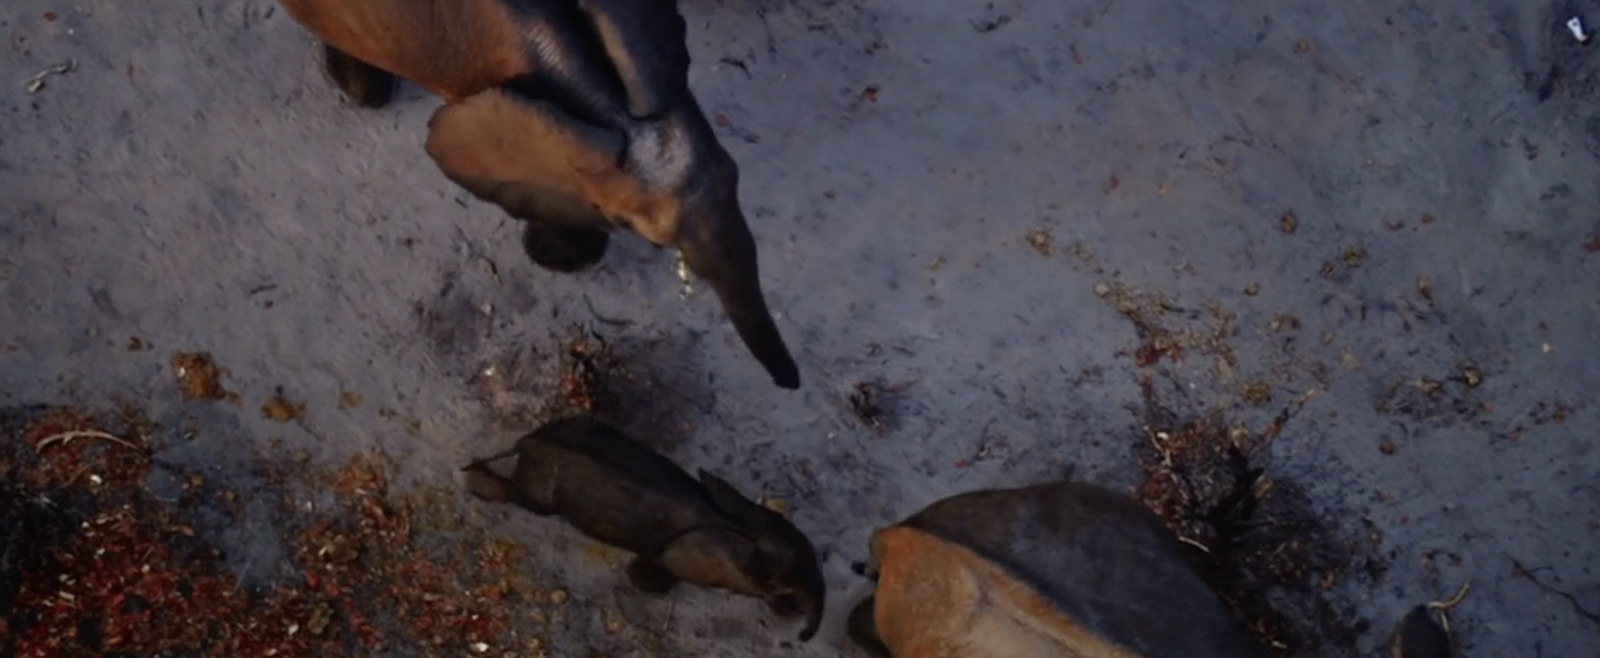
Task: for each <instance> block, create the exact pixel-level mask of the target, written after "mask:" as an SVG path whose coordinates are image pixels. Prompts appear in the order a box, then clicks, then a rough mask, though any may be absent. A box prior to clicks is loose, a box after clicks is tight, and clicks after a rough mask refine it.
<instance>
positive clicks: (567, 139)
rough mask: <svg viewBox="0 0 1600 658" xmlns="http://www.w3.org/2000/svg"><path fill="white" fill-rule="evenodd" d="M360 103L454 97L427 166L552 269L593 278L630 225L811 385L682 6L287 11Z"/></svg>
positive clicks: (663, 1)
mask: <svg viewBox="0 0 1600 658" xmlns="http://www.w3.org/2000/svg"><path fill="white" fill-rule="evenodd" d="M280 4H282V5H283V6H284V8H285V9H286V11H287V12H288V13H289V14H290V15H291V16H292V17H293V18H294V19H295V20H296V21H297V22H299V23H300V24H301V25H302V26H304V27H305V28H306V29H308V30H309V31H310V32H311V33H312V34H314V35H315V36H316V37H317V38H318V39H320V40H321V41H322V42H323V44H324V54H325V57H324V60H325V67H326V69H327V72H328V75H329V77H330V78H332V79H333V80H334V82H335V84H337V85H338V86H339V88H340V89H341V90H343V91H344V93H345V95H346V96H347V97H349V99H350V100H351V102H352V103H354V104H357V105H360V106H364V107H381V106H383V105H384V104H386V103H388V102H389V101H390V100H391V99H392V97H393V91H394V86H395V82H396V79H397V78H398V79H405V80H409V81H411V82H413V83H415V84H417V85H419V86H421V87H422V88H424V89H426V90H428V91H429V92H431V93H434V94H436V95H438V96H440V97H441V98H443V99H444V100H445V103H446V104H445V106H444V107H442V108H440V110H439V111H438V112H436V113H435V114H434V116H433V118H432V119H431V120H430V121H429V132H430V134H429V137H428V140H427V144H426V150H427V152H428V155H429V156H430V157H432V158H433V160H434V161H435V163H436V164H438V165H439V168H440V169H441V171H443V173H444V174H445V176H446V177H447V178H449V179H450V180H451V181H453V182H455V183H456V184H458V185H460V186H462V187H464V188H466V189H467V190H468V191H470V192H472V194H473V195H475V196H477V197H478V198H480V199H483V200H485V201H488V202H491V203H494V204H496V205H498V206H500V207H501V208H502V209H503V210H505V211H506V212H507V213H508V214H510V215H512V216H513V217H516V218H518V219H521V220H523V221H525V222H527V226H526V229H525V231H524V235H523V243H524V248H525V249H526V250H527V252H528V254H529V256H530V257H531V258H533V260H534V261H535V262H537V263H539V264H540V265H542V266H544V267H546V268H549V269H552V270H557V271H568V272H570V271H576V270H579V269H582V268H584V267H586V266H588V265H590V264H592V263H594V262H596V261H598V260H599V259H600V258H601V257H602V256H603V255H604V253H605V251H606V246H607V244H608V241H609V238H608V235H609V232H610V231H612V230H614V229H616V228H626V229H629V230H632V231H634V232H636V233H638V234H639V235H641V236H643V237H644V238H645V239H647V240H649V241H650V242H652V243H654V244H656V245H659V246H674V247H677V248H678V249H679V250H680V251H681V252H682V253H683V256H684V260H685V262H686V263H687V264H688V265H689V268H690V269H691V270H693V271H694V272H695V273H696V274H697V275H699V276H700V277H702V278H704V279H705V280H706V281H707V282H708V283H709V284H710V286H711V288H712V289H713V290H715V291H716V293H717V295H718V297H719V298H720V300H721V301H722V305H723V307H724V309H725V310H726V311H727V313H728V316H729V319H730V320H731V321H732V323H733V325H734V328H735V329H736V330H737V331H738V332H739V336H740V337H741V338H742V339H743V340H744V342H745V344H746V345H747V346H748V347H749V348H750V350H751V352H752V353H753V354H754V355H755V356H756V358H757V360H759V361H760V362H761V363H762V365H763V366H764V367H765V368H766V369H767V371H768V373H769V374H770V375H771V376H772V378H773V381H774V383H776V384H778V385H779V386H781V387H783V388H789V389H793V388H798V387H799V385H800V376H799V371H798V368H797V367H796V365H795V363H794V359H793V357H792V356H791V355H790V354H789V351H788V348H787V346H786V345H785V344H784V341H783V338H782V336H781V335H780V334H779V332H778V329H777V325H776V323H775V322H774V321H773V319H772V316H771V313H770V312H769V311H768V309H767V306H766V300H765V296H764V294H763V293H762V290H761V285H760V273H759V266H758V263H757V254H756V246H755V239H754V237H753V236H752V235H751V233H750V230H749V227H748V226H747V225H746V223H745V218H744V214H743V211H742V209H741V208H740V205H739V199H738V179H739V174H738V166H737V164H736V163H735V162H734V161H733V158H732V157H731V156H730V155H729V154H728V152H727V151H726V150H725V149H724V148H723V147H722V145H721V143H720V142H719V141H718V140H717V138H716V134H715V132H714V131H713V129H712V127H711V125H710V122H709V121H708V120H707V119H706V116H705V113H704V112H703V111H702V110H701V109H700V106H699V103H698V101H697V100H696V99H695V97H694V94H693V93H692V92H691V90H690V89H689V84H688V67H689V53H688V48H687V46H686V44H685V38H686V35H687V31H686V26H685V24H684V21H683V17H682V16H681V15H680V14H679V13H678V10H677V4H676V2H675V0H280Z"/></svg>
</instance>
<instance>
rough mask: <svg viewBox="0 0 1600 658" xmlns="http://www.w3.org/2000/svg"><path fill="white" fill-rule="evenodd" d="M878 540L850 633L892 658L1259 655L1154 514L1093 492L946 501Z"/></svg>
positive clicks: (1031, 492) (1010, 493)
mask: <svg viewBox="0 0 1600 658" xmlns="http://www.w3.org/2000/svg"><path fill="white" fill-rule="evenodd" d="M872 544H873V545H872V549H873V550H872V557H873V562H872V567H871V571H872V572H873V573H874V574H876V575H877V576H878V578H879V585H878V589H877V593H876V594H875V595H874V596H873V597H871V598H869V599H867V600H866V601H864V602H862V604H860V605H859V606H858V607H857V609H856V610H854V611H852V614H851V617H850V619H851V623H850V631H851V635H852V636H853V637H854V638H856V640H857V641H858V642H860V643H862V644H863V645H865V646H866V647H867V648H868V649H869V650H874V649H875V650H876V651H878V652H885V651H887V652H889V655H893V656H895V657H896V658H912V657H915V658H932V657H935V656H938V657H943V658H955V657H961V658H967V657H977V656H987V655H999V653H1007V654H1011V655H1015V656H1017V658H1024V657H1031V656H1048V655H1060V653H1061V652H1065V653H1066V654H1067V655H1081V656H1094V657H1097V658H1114V657H1122V656H1138V657H1141V658H1179V657H1186V658H1206V657H1215V658H1221V657H1224V656H1248V657H1251V658H1264V657H1265V656H1266V655H1267V654H1266V652H1265V648H1264V647H1263V646H1261V644H1260V642H1259V641H1258V640H1257V639H1256V638H1255V637H1254V636H1252V635H1251V634H1250V633H1249V631H1248V630H1246V629H1245V628H1244V627H1243V625H1241V624H1240V623H1238V622H1237V621H1236V620H1234V619H1233V618H1232V617H1231V616H1230V615H1229V613H1228V611H1227V610H1226V608H1225V607H1224V606H1223V604H1222V602H1221V601H1220V600H1219V599H1218V598H1217V597H1216V595H1215V594H1214V593H1213V592H1212V591H1211V590H1210V589H1209V588H1207V586H1206V585H1205V583H1204V582H1203V581H1202V580H1201V579H1200V577H1199V574H1198V573H1197V572H1195V571H1194V569H1193V568H1192V567H1191V566H1190V564H1189V562H1188V561H1187V560H1186V559H1185V556H1184V554H1183V550H1184V549H1183V546H1182V544H1181V543H1179V542H1178V541H1177V540H1176V538H1175V537H1174V536H1173V535H1172V533H1171V532H1170V531H1168V530H1167V528H1166V526H1164V525H1163V524H1162V523H1161V521H1160V519H1158V518H1157V517H1155V515H1153V514H1151V513H1150V512H1149V511H1148V510H1146V509H1145V508H1143V507H1142V506H1140V505H1139V504H1138V503H1137V502H1136V501H1134V500H1133V499H1131V498H1129V497H1127V496H1123V495H1121V494H1118V493H1116V492H1113V491H1110V490H1107V489H1104V488H1101V487H1096V486H1093V485H1088V484H1082V483H1074V482H1059V483H1052V484H1043V485H1037V486H1031V487H1023V488H1018V489H997V490H986V491H976V492H971V493H966V494H961V495H957V496H952V497H950V498H946V499H944V500H941V501H938V502H935V503H933V504H932V505H929V506H928V507H926V508H924V509H923V510H922V511H920V512H918V513H916V514H914V515H912V516H911V517H910V518H907V519H906V520H905V521H903V522H901V523H899V524H896V525H895V526H891V527H889V528H885V529H882V530H879V531H878V532H876V533H874V535H873V539H872ZM869 610H870V612H868V611H869Z"/></svg>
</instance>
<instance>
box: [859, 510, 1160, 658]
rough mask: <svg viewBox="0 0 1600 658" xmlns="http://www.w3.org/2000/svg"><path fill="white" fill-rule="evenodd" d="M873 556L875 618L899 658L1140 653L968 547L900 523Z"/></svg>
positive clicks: (1082, 657)
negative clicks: (1061, 609)
mask: <svg viewBox="0 0 1600 658" xmlns="http://www.w3.org/2000/svg"><path fill="white" fill-rule="evenodd" d="M872 553H873V557H874V559H875V561H876V562H877V564H878V565H879V573H878V588H877V603H876V606H875V615H874V616H875V620H876V623H877V627H878V633H879V635H880V637H882V639H883V642H884V644H885V645H887V646H888V647H889V648H890V650H891V651H893V653H894V655H895V656H896V658H1063V657H1068V658H1139V654H1137V653H1135V652H1133V651H1130V650H1128V649H1125V648H1123V647H1121V646H1118V645H1116V644H1114V643H1112V642H1110V641H1108V640H1107V639H1105V638H1103V637H1101V636H1099V635H1098V634H1095V633H1094V632H1092V631H1089V630H1088V629H1086V628H1083V627H1082V626H1079V625H1078V624H1076V623H1074V622H1073V621H1072V620H1071V619H1069V618H1067V617H1066V616H1065V615H1063V614H1061V613H1060V612H1059V611H1057V610H1056V609H1055V607H1054V606H1052V605H1051V604H1050V602H1049V601H1047V600H1046V599H1045V598H1044V597H1042V596H1040V595H1039V594H1038V593H1037V592H1035V591H1034V590H1033V589H1032V588H1031V587H1029V586H1028V585H1026V584H1024V583H1023V582H1022V581H1020V580H1018V579H1017V578H1015V577H1013V576H1012V575H1011V574H1009V573H1007V572H1006V571H1005V570H1003V569H1001V568H1000V567H998V566H996V565H995V564H993V563H991V562H989V561H987V560H984V559H983V558H982V557H979V556H978V555H977V554H976V553H974V552H972V551H971V550H970V549H967V548H965V547H962V546H959V545H956V544H953V543H950V542H948V541H945V540H943V539H939V538H938V537H935V536H933V535H931V534H928V533H925V532H922V531H920V530H915V529H912V528H907V527H902V526H896V527H891V528H886V529H883V530H880V531H878V532H877V533H875V534H874V535H873V538H872Z"/></svg>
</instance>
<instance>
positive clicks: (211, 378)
mask: <svg viewBox="0 0 1600 658" xmlns="http://www.w3.org/2000/svg"><path fill="white" fill-rule="evenodd" d="M172 370H173V372H174V374H176V375H177V377H178V389H179V390H181V391H183V395H184V397H187V398H189V399H191V400H199V399H206V400H229V399H234V398H237V397H238V396H237V394H235V393H230V392H229V391H228V390H227V389H225V388H223V387H222V381H221V380H222V377H223V376H224V375H227V374H228V371H226V370H223V369H220V368H218V367H217V364H216V363H214V362H212V360H211V355H210V354H209V353H206V352H178V353H176V354H173V355H172Z"/></svg>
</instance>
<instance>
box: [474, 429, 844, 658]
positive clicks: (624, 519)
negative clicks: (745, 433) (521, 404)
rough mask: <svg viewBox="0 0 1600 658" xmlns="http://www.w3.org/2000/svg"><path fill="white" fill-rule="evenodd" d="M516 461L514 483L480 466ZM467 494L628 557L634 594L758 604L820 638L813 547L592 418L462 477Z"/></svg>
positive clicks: (762, 511)
mask: <svg viewBox="0 0 1600 658" xmlns="http://www.w3.org/2000/svg"><path fill="white" fill-rule="evenodd" d="M513 454H515V455H516V456H517V463H516V467H515V469H514V470H513V472H512V475H511V476H510V477H503V476H500V475H496V474H495V473H494V472H492V471H490V470H489V468H488V466H487V462H489V461H493V460H496V459H500V458H503V457H507V456H510V455H513ZM466 471H467V486H468V489H469V491H471V492H472V493H473V494H474V495H476V496H478V497H479V498H482V499H485V500H490V501H507V502H513V503H515V504H517V505H519V506H521V507H523V508H524V509H527V510H529V511H532V512H534V513H535V514H539V515H545V516H549V515H555V516H560V517H561V518H563V519H565V520H566V521H567V522H568V523H570V524H572V525H573V526H574V527H576V528H578V529H579V530H580V531H582V532H583V533H584V534H586V535H588V536H590V537H593V538H594V539H596V540H599V541H601V542H604V543H607V544H611V545H613V546H617V547H619V548H623V549H626V550H628V551H631V552H633V553H635V555H636V556H635V558H634V560H633V561H632V562H631V563H630V564H629V565H628V577H629V580H630V582H632V583H633V584H634V586H636V587H638V588H640V589H642V590H645V591H649V592H655V593H664V592H666V591H667V590H669V589H671V587H672V586H673V585H674V584H675V583H676V582H677V581H679V580H684V581H688V582H691V583H694V584H696V585H701V586H705V587H716V588H722V589H728V590H732V591H735V592H739V593H741V594H747V595H750V596H755V597H759V598H761V599H763V600H765V601H766V602H767V604H768V605H769V606H770V607H771V608H772V610H773V611H774V612H776V613H778V614H780V615H783V616H790V615H794V614H799V613H804V614H805V615H806V625H805V628H804V629H803V630H802V631H801V633H800V639H801V640H808V639H810V638H811V636H812V635H813V634H815V633H816V630H817V625H818V624H819V623H820V622H821V619H822V612H823V606H824V599H825V594H826V592H825V589H826V587H825V584H824V581H823V577H822V570H821V567H820V565H819V564H818V562H817V555H816V549H815V548H814V547H813V546H812V545H811V542H810V540H809V539H807V538H806V536H805V535H804V534H803V533H801V532H800V530H799V529H797V528H795V527H794V525H793V524H791V523H790V522H789V521H788V520H787V519H785V518H784V517H783V515H781V514H778V513H777V512H773V511H772V510H769V509H767V508H765V507H762V506H761V505H758V504H756V503H755V502H753V501H751V500H749V499H747V498H745V497H744V496H742V495H740V494H739V492H738V491H736V490H735V489H734V488H733V487H732V486H730V485H729V484H728V483H726V482H724V481H722V480H721V479H718V478H717V477H715V476H713V475H711V474H710V473H707V472H705V471H703V470H702V471H700V473H699V478H698V479H696V478H694V477H691V476H690V475H689V474H688V473H687V472H685V471H684V470H683V469H681V468H679V467H678V466H677V465H676V464H674V463H673V462H672V461H671V460H669V459H667V458H666V457H664V456H662V455H660V454H659V453H656V452H655V451H653V450H650V449H649V448H646V447H644V446H643V445H640V444H639V443H637V442H635V441H634V440H632V439H631V438H629V437H627V436H626V435H624V434H623V433H622V432H621V431H620V430H618V429H616V428H615V427H613V426H611V425H609V424H607V423H605V422H603V421H601V420H598V419H596V418H593V417H591V416H575V417H571V418H566V419H562V420H557V421H554V422H551V423H548V424H546V425H544V426H543V427H540V428H539V429H538V430H535V431H534V432H532V433H530V434H528V435H526V436H524V437H522V438H521V439H520V440H519V441H518V442H517V445H516V447H515V448H513V449H511V450H509V451H506V452H504V453H501V454H499V455H496V456H494V457H489V458H487V459H483V460H478V461H476V462H473V463H472V464H471V465H469V466H468V467H467V468H466Z"/></svg>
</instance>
